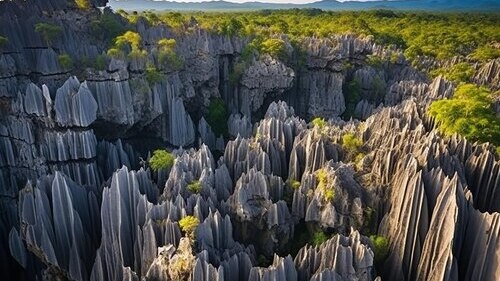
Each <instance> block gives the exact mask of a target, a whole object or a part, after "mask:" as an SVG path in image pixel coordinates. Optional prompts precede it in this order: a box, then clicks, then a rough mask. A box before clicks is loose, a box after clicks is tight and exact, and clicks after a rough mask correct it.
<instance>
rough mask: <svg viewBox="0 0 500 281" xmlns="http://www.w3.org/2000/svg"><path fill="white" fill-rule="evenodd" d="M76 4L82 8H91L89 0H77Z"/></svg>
mask: <svg viewBox="0 0 500 281" xmlns="http://www.w3.org/2000/svg"><path fill="white" fill-rule="evenodd" d="M75 3H76V6H77V7H78V8H80V9H85V10H86V9H89V8H90V6H91V5H90V1H89V0H75Z"/></svg>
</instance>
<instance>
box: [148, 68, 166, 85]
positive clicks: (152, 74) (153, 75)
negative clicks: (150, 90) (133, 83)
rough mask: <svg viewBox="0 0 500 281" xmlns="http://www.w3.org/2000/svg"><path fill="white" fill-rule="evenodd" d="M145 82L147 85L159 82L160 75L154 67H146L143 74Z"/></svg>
mask: <svg viewBox="0 0 500 281" xmlns="http://www.w3.org/2000/svg"><path fill="white" fill-rule="evenodd" d="M145 77H146V81H148V83H149V85H154V84H157V83H159V82H160V81H161V78H162V75H161V73H160V72H159V71H158V69H156V67H154V66H148V67H147V68H146V73H145Z"/></svg>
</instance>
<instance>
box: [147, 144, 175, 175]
mask: <svg viewBox="0 0 500 281" xmlns="http://www.w3.org/2000/svg"><path fill="white" fill-rule="evenodd" d="M174 160H175V158H174V155H172V153H169V152H168V151H166V150H164V149H158V150H155V151H154V152H153V156H152V157H151V158H150V159H149V166H150V167H151V169H153V171H158V170H160V169H168V168H170V167H172V165H174Z"/></svg>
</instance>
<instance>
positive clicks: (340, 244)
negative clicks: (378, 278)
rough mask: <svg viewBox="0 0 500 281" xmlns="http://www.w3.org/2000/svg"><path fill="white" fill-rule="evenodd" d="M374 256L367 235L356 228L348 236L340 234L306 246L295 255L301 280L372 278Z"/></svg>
mask: <svg viewBox="0 0 500 281" xmlns="http://www.w3.org/2000/svg"><path fill="white" fill-rule="evenodd" d="M373 258H374V254H373V251H372V249H371V248H370V246H369V243H368V238H366V237H364V236H361V235H360V234H359V232H357V231H354V230H353V231H352V232H351V234H350V235H349V236H343V235H341V234H337V235H335V236H333V237H332V238H330V239H329V240H327V241H326V242H324V243H323V244H321V245H319V246H315V247H312V246H309V245H306V246H304V247H303V248H301V249H300V250H299V253H298V254H297V256H296V257H295V266H296V268H297V276H298V280H309V279H311V278H312V279H311V280H373V279H374V276H373V271H372V269H373ZM328 271H329V272H328ZM318 275H319V276H318ZM322 275H325V276H322ZM327 276H328V278H327ZM339 277H340V278H339ZM330 278H331V279H330Z"/></svg>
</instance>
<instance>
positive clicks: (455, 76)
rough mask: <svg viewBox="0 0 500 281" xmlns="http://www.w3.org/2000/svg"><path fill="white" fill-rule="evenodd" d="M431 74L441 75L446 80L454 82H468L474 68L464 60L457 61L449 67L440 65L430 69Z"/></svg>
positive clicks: (434, 75)
mask: <svg viewBox="0 0 500 281" xmlns="http://www.w3.org/2000/svg"><path fill="white" fill-rule="evenodd" d="M430 74H431V76H433V77H436V76H439V75H443V76H444V78H446V79H447V80H450V81H453V82H455V83H460V82H469V81H470V79H471V77H472V76H473V75H474V69H473V68H472V66H471V65H470V64H468V63H466V62H461V63H457V64H455V65H452V66H450V67H441V68H437V69H434V70H432V71H431V73H430Z"/></svg>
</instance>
